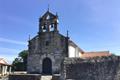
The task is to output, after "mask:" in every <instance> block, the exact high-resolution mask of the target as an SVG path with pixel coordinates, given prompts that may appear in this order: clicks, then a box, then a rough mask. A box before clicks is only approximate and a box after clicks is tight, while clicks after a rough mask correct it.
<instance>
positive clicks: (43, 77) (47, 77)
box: [41, 75, 52, 80]
mask: <svg viewBox="0 0 120 80" xmlns="http://www.w3.org/2000/svg"><path fill="white" fill-rule="evenodd" d="M51 79H52V76H50V75H46V76H41V80H51Z"/></svg>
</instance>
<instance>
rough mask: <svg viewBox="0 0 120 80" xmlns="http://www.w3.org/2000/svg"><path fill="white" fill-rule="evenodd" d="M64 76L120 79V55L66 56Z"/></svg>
mask: <svg viewBox="0 0 120 80" xmlns="http://www.w3.org/2000/svg"><path fill="white" fill-rule="evenodd" d="M63 68H64V69H63V71H62V76H61V77H64V78H63V80H64V79H73V80H120V57H118V56H109V57H96V58H91V59H81V58H66V59H65V61H64V67H63Z"/></svg>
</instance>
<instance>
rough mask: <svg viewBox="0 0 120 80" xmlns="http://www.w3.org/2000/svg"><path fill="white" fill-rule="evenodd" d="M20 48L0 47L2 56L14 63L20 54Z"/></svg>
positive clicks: (0, 56)
mask: <svg viewBox="0 0 120 80" xmlns="http://www.w3.org/2000/svg"><path fill="white" fill-rule="evenodd" d="M20 51H21V50H20V49H11V48H4V47H0V58H4V59H5V60H7V62H8V63H10V64H11V63H12V61H13V60H14V59H15V58H16V57H17V56H18V53H19V52H20Z"/></svg>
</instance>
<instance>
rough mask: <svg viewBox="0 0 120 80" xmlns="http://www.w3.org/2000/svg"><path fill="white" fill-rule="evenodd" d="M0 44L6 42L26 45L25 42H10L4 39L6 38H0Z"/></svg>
mask: <svg viewBox="0 0 120 80" xmlns="http://www.w3.org/2000/svg"><path fill="white" fill-rule="evenodd" d="M0 42H7V43H13V44H19V45H27V43H26V42H22V41H17V40H11V39H6V38H1V37H0Z"/></svg>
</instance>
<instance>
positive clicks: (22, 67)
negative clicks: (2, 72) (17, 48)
mask: <svg viewBox="0 0 120 80" xmlns="http://www.w3.org/2000/svg"><path fill="white" fill-rule="evenodd" d="M27 56H28V50H23V51H21V52H20V53H19V54H18V57H17V58H15V60H14V61H13V63H12V65H13V70H15V71H26V70H27Z"/></svg>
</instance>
